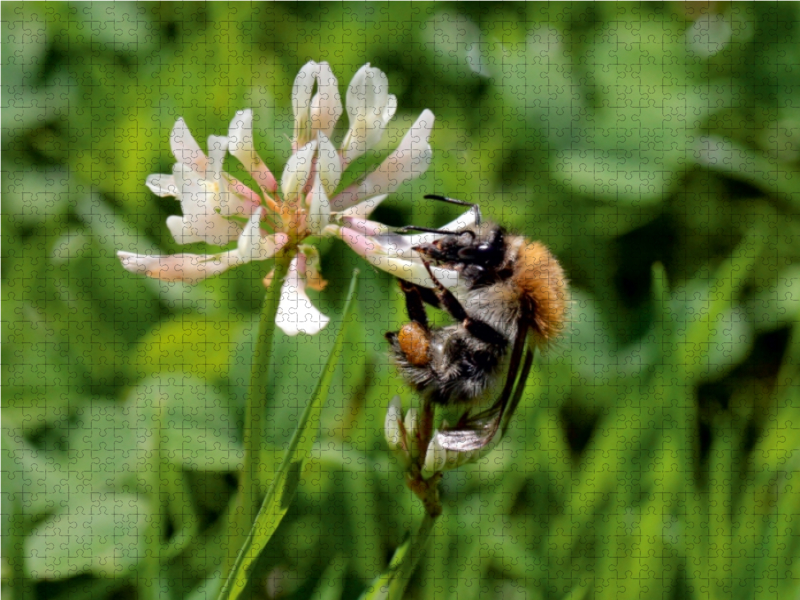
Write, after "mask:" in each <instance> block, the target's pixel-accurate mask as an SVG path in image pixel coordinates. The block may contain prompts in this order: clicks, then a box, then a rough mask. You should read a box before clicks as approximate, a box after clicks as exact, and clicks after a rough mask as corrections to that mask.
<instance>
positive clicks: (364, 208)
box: [341, 194, 389, 219]
mask: <svg viewBox="0 0 800 600" xmlns="http://www.w3.org/2000/svg"><path fill="white" fill-rule="evenodd" d="M388 197H389V194H381V195H380V196H373V197H372V198H367V199H366V200H364V201H363V202H359V203H358V204H356V205H355V206H351V207H350V208H348V209H346V210H344V211H342V213H341V216H342V217H361V218H364V219H366V218H367V217H368V216H370V215H371V214H372V211H374V210H375V209H376V208H378V206H379V205H380V203H381V202H383V201H384V200H386V198H388Z"/></svg>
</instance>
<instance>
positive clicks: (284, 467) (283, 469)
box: [219, 271, 358, 600]
mask: <svg viewBox="0 0 800 600" xmlns="http://www.w3.org/2000/svg"><path fill="white" fill-rule="evenodd" d="M357 278H358V271H355V272H354V273H353V279H352V281H351V283H350V291H349V292H348V294H347V303H346V305H345V309H344V314H343V316H342V325H341V327H340V328H339V332H338V333H337V335H336V342H335V343H334V346H333V349H332V351H331V354H330V356H329V357H328V362H327V363H326V365H325V368H324V369H323V370H322V376H321V377H320V379H319V382H318V383H317V387H316V389H315V390H314V394H313V395H312V397H311V401H310V402H309V403H308V405H307V406H306V408H305V410H304V411H303V414H302V415H301V416H300V421H299V422H298V424H297V429H296V430H295V432H294V435H293V436H292V440H291V442H290V443H289V448H288V449H287V450H286V454H285V455H284V457H283V462H282V463H281V466H280V468H279V469H278V472H277V473H275V479H274V480H273V482H272V485H271V486H270V488H269V491H268V492H267V495H266V497H265V498H264V502H263V503H262V504H261V508H260V509H259V511H258V514H257V515H256V519H255V522H254V523H253V526H252V528H251V529H250V532H249V533H248V535H247V537H246V539H245V541H244V544H243V545H242V546H241V548H240V550H239V554H238V555H237V557H236V562H235V563H234V565H233V569H232V570H231V573H230V575H229V576H228V579H227V581H226V582H225V585H224V586H223V588H222V591H221V592H220V595H219V600H228V599H229V598H238V597H239V595H240V594H241V592H242V591H243V590H244V589H245V587H246V585H247V571H248V569H249V568H250V566H251V565H252V564H253V563H254V562H255V561H256V559H257V558H258V555H259V554H261V551H262V550H263V549H264V548H265V547H266V545H267V542H269V540H270V538H271V537H272V534H273V533H275V530H276V529H277V528H278V525H279V524H280V522H281V520H282V519H283V516H284V515H285V514H286V511H287V510H288V509H289V506H290V505H291V502H292V499H293V498H294V494H295V492H296V491H297V486H298V484H299V482H300V475H301V473H302V471H303V465H304V464H305V460H306V459H307V458H308V456H309V454H310V453H311V448H312V446H313V445H314V441H315V440H316V438H317V431H318V430H319V417H320V413H321V412H322V407H323V406H324V405H325V402H326V400H327V399H328V389H329V388H330V384H331V380H332V378H333V373H334V370H335V368H336V365H337V363H338V359H339V354H340V353H341V350H342V343H343V341H344V330H345V326H346V324H347V321H348V320H349V319H350V316H351V311H352V308H353V304H354V303H353V298H354V296H355V291H356V282H357Z"/></svg>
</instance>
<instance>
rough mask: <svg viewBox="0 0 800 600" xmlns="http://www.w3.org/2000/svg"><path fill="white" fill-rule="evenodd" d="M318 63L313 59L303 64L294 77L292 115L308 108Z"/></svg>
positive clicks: (318, 70) (318, 68) (317, 73)
mask: <svg viewBox="0 0 800 600" xmlns="http://www.w3.org/2000/svg"><path fill="white" fill-rule="evenodd" d="M320 69H321V67H320V65H319V63H316V62H314V61H313V60H311V61H309V62H307V63H306V64H304V65H303V67H302V68H301V69H300V71H299V72H298V73H297V77H295V78H294V84H293V85H292V110H293V111H294V116H295V117H297V115H298V114H300V112H301V111H305V110H308V105H309V101H310V100H311V93H312V92H313V91H314V83H315V82H316V81H317V76H318V75H319V72H320Z"/></svg>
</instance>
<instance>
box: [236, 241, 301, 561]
mask: <svg viewBox="0 0 800 600" xmlns="http://www.w3.org/2000/svg"><path fill="white" fill-rule="evenodd" d="M294 254H295V252H294V251H290V252H286V251H284V252H281V253H280V254H279V255H278V256H276V257H275V270H274V273H273V276H272V281H271V283H270V285H269V287H268V288H267V293H266V296H265V297H264V304H263V306H262V308H261V318H260V320H259V325H258V337H257V338H256V340H255V344H254V347H253V358H252V364H251V371H250V388H249V390H248V394H247V404H246V406H245V413H244V451H245V454H244V468H243V469H242V473H241V476H240V478H239V493H238V498H237V500H236V504H235V508H234V512H233V514H232V515H231V524H232V525H233V529H232V530H231V531H230V535H229V536H228V539H229V540H230V542H229V543H230V547H229V548H228V552H227V559H226V562H227V565H228V568H230V565H232V564H233V559H235V557H236V553H237V552H238V551H239V548H240V547H241V545H242V544H243V543H244V541H245V539H246V537H247V533H248V531H250V526H251V525H252V523H253V521H254V519H255V516H256V514H257V513H258V509H259V506H260V504H261V496H262V495H263V494H264V493H265V492H266V489H267V485H268V483H269V482H268V481H267V476H268V473H266V472H265V470H264V468H263V466H262V463H261V446H262V444H263V441H264V405H265V403H266V401H267V397H268V391H269V387H268V384H269V380H270V375H271V372H272V365H271V358H272V339H273V337H274V334H275V317H276V315H277V314H278V305H279V304H280V299H281V287H282V285H283V280H284V279H285V278H286V274H287V272H288V271H289V264H290V263H291V261H292V257H293V256H294ZM228 568H226V569H225V571H226V574H227V570H228Z"/></svg>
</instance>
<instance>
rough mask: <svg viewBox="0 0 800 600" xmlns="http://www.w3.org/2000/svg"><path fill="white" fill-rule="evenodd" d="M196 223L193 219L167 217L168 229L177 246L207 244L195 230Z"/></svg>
mask: <svg viewBox="0 0 800 600" xmlns="http://www.w3.org/2000/svg"><path fill="white" fill-rule="evenodd" d="M194 224H195V223H194V222H193V221H192V219H191V218H189V219H187V218H186V217H178V216H173V217H167V228H168V229H169V232H170V233H171V234H172V238H173V239H174V240H175V243H176V244H180V245H183V244H193V243H194V242H205V241H206V240H205V238H204V237H201V236H200V235H199V234H198V233H197V231H196V230H195V229H194Z"/></svg>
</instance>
